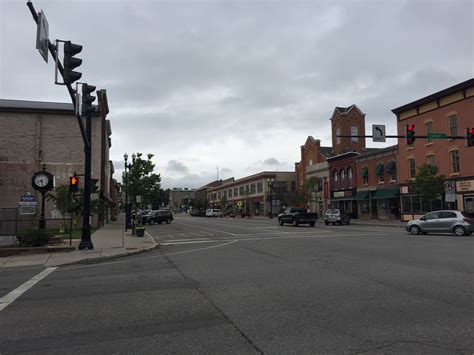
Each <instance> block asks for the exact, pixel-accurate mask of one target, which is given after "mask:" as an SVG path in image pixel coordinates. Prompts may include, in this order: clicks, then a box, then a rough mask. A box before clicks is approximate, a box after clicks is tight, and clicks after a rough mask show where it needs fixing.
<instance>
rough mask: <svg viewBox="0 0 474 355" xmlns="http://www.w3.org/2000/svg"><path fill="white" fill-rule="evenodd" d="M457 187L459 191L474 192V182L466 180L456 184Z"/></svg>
mask: <svg viewBox="0 0 474 355" xmlns="http://www.w3.org/2000/svg"><path fill="white" fill-rule="evenodd" d="M456 187H457V190H458V192H459V191H474V180H465V181H458V182H456Z"/></svg>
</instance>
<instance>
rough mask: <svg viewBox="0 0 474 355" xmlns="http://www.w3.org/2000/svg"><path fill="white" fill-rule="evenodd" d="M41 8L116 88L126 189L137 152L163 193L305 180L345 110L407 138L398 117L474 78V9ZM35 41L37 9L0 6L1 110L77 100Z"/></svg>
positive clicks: (140, 2)
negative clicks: (271, 177) (312, 152)
mask: <svg viewBox="0 0 474 355" xmlns="http://www.w3.org/2000/svg"><path fill="white" fill-rule="evenodd" d="M33 4H34V6H35V8H36V11H37V12H39V11H40V10H43V11H44V13H45V15H46V18H47V20H48V23H49V38H50V40H51V41H54V40H55V39H62V40H71V41H72V42H73V43H78V44H82V45H83V50H82V52H81V53H80V54H79V55H77V57H79V58H82V59H83V63H82V65H81V66H80V67H79V68H78V69H77V70H78V71H80V72H82V73H83V76H82V79H81V81H85V82H87V83H89V84H92V85H95V86H96V87H97V89H106V90H107V96H108V102H109V108H110V112H109V115H108V119H110V121H111V126H112V148H111V152H110V154H111V160H112V161H113V162H114V167H115V171H116V172H115V175H114V177H115V178H116V179H117V180H119V181H120V180H121V176H122V170H123V154H124V153H125V152H127V153H128V154H129V155H131V154H132V153H133V152H142V153H144V154H147V153H152V154H154V157H153V161H154V163H155V164H156V169H155V171H156V172H157V173H159V174H161V178H162V187H164V188H173V187H183V188H184V187H187V188H198V187H201V186H203V185H205V184H207V183H209V182H211V181H213V180H216V178H217V176H218V177H219V178H220V179H226V178H229V177H234V178H236V179H238V178H242V177H245V176H248V175H251V174H254V173H258V172H261V171H294V163H295V162H297V161H299V160H300V146H301V145H303V144H304V143H305V141H306V139H307V137H308V136H313V137H314V138H315V139H320V140H321V145H323V146H330V145H331V131H330V129H331V128H330V127H331V126H330V121H329V119H330V117H331V115H332V113H333V111H334V108H335V107H336V106H342V107H348V106H350V105H352V104H356V105H357V106H358V107H359V108H360V109H361V110H362V112H364V113H365V114H366V134H371V133H370V132H371V127H372V124H384V125H386V126H387V134H396V119H395V116H394V115H393V113H392V112H391V110H392V109H393V108H396V107H399V106H402V105H404V104H406V103H409V102H411V101H414V100H416V99H419V98H421V97H424V96H427V95H429V94H431V93H434V92H436V91H439V90H442V89H444V88H447V87H449V86H452V85H455V84H457V83H460V82H462V81H465V80H467V79H470V78H473V77H474V64H473V63H474V60H473V59H474V27H473V26H474V25H473V23H474V5H473V4H474V1H473V0H449V1H444V0H443V1H442V0H423V1H419V0H410V1H402V0H400V1H397V0H390V1H388V0H371V1H366V0H347V1H337V0H336V1H319V0H313V1H271V0H266V1H258V0H237V1H183V0H173V1H145V0H133V1H132V0H127V1H121V0H114V1H112V0H94V1H92V0H84V1H69V0H61V1H48V0H35V1H33ZM35 43H36V25H35V23H34V21H33V19H32V16H31V14H30V11H29V9H28V7H27V6H26V0H25V1H23V0H21V1H18V0H14V1H13V0H0V98H2V99H17V100H35V101H53V102H70V98H69V95H68V93H67V90H66V89H65V87H64V86H59V85H55V84H54V61H53V60H52V58H51V57H49V61H48V63H45V62H44V60H43V59H42V57H41V56H40V54H39V53H38V51H37V50H36V49H35ZM78 134H79V129H78ZM392 144H396V141H395V140H393V139H392V140H390V139H389V140H387V142H386V143H384V144H382V143H373V142H372V141H371V140H369V139H368V140H367V146H369V147H384V146H388V145H392Z"/></svg>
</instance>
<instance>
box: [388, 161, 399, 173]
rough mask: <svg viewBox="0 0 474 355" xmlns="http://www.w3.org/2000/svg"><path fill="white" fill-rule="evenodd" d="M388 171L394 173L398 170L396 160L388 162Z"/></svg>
mask: <svg viewBox="0 0 474 355" xmlns="http://www.w3.org/2000/svg"><path fill="white" fill-rule="evenodd" d="M385 170H386V171H387V173H394V172H395V171H396V170H397V164H396V163H395V161H394V160H392V161H390V162H388V164H387V168H386V169H385Z"/></svg>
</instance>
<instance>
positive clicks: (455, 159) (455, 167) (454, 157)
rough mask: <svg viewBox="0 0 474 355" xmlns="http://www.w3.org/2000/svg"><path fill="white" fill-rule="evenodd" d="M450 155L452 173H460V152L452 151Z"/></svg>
mask: <svg viewBox="0 0 474 355" xmlns="http://www.w3.org/2000/svg"><path fill="white" fill-rule="evenodd" d="M449 155H450V157H451V172H452V173H459V150H452V151H450V152H449Z"/></svg>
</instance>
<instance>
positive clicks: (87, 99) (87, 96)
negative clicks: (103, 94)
mask: <svg viewBox="0 0 474 355" xmlns="http://www.w3.org/2000/svg"><path fill="white" fill-rule="evenodd" d="M94 91H95V86H93V85H87V84H83V85H82V114H83V115H87V114H89V113H92V112H94V106H92V103H93V102H94V101H95V97H94V96H92V95H91V94H92V93H93V92H94Z"/></svg>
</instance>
